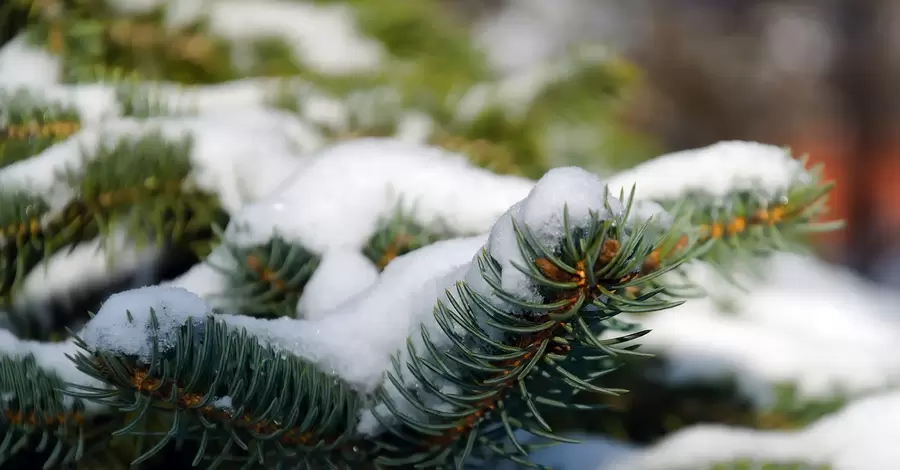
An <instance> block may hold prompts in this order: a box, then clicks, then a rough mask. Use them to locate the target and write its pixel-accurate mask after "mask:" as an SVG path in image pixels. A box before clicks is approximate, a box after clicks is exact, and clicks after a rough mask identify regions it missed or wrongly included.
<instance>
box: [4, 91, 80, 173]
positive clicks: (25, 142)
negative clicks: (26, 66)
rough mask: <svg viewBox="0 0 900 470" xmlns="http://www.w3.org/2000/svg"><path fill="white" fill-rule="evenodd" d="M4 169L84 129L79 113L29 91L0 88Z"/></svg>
mask: <svg viewBox="0 0 900 470" xmlns="http://www.w3.org/2000/svg"><path fill="white" fill-rule="evenodd" d="M0 110H2V111H0V168H3V167H5V166H8V165H10V164H13V163H15V162H17V161H20V160H24V159H26V158H29V157H31V156H33V155H36V154H37V153H39V152H41V151H43V150H44V149H46V148H47V147H50V146H51V145H53V144H55V143H57V142H60V141H62V140H64V139H66V138H68V137H70V136H71V135H72V134H74V133H75V132H77V131H78V130H79V129H80V128H81V119H80V117H79V115H78V112H77V111H76V110H75V109H74V108H73V107H71V106H65V105H63V104H62V103H58V102H52V101H48V100H42V99H39V98H37V97H35V96H33V94H31V93H28V92H25V91H15V92H8V91H5V90H0Z"/></svg>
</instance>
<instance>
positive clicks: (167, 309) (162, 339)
mask: <svg viewBox="0 0 900 470" xmlns="http://www.w3.org/2000/svg"><path fill="white" fill-rule="evenodd" d="M151 312H152V313H151ZM211 312H212V308H211V307H210V306H209V304H207V303H206V302H204V301H203V299H201V298H200V297H197V295H195V294H193V293H191V292H189V291H187V290H185V289H182V288H179V287H161V286H151V287H142V288H138V289H132V290H129V291H125V292H120V293H118V294H113V295H112V296H110V297H109V298H108V299H107V300H106V302H104V303H103V306H102V307H100V311H99V312H97V315H96V316H94V318H92V319H91V321H89V322H88V324H87V325H86V326H85V327H84V330H82V332H81V334H80V336H81V339H82V340H84V342H85V343H86V344H87V345H88V347H89V348H90V349H91V350H92V351H106V352H113V353H118V354H123V355H128V356H134V357H136V358H138V359H140V360H142V361H144V362H149V361H150V357H151V355H152V353H153V344H152V342H151V339H150V338H151V335H152V333H153V331H156V332H157V334H156V335H155V336H156V341H157V344H158V348H159V350H161V351H165V350H166V349H167V348H171V347H173V346H174V345H175V343H176V342H177V340H178V334H179V332H180V330H179V329H180V328H181V326H183V325H185V323H186V322H187V321H188V319H189V318H196V319H198V320H200V319H202V318H204V317H205V316H206V315H208V314H210V313H211ZM129 314H130V317H131V318H129ZM154 314H155V317H156V320H155V321H156V322H157V325H158V328H153V321H154V320H153V316H154Z"/></svg>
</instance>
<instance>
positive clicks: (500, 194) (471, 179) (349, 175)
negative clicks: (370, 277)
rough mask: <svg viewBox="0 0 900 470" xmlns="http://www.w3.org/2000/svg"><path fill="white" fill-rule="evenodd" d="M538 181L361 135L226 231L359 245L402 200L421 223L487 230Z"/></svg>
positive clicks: (236, 237)
mask: <svg viewBox="0 0 900 470" xmlns="http://www.w3.org/2000/svg"><path fill="white" fill-rule="evenodd" d="M533 185H534V183H533V182H532V181H530V180H527V179H524V178H519V177H514V176H502V175H497V174H494V173H491V172H490V171H488V170H484V169H481V168H477V167H475V166H473V165H472V164H471V163H469V162H468V160H467V159H466V158H465V157H464V156H463V155H461V154H457V153H452V152H448V151H445V150H443V149H440V148H437V147H428V146H420V145H413V144H409V143H405V142H401V141H398V140H396V139H380V138H366V139H357V140H353V141H347V142H342V143H338V144H335V145H333V146H331V147H327V148H325V149H323V150H322V151H320V152H318V153H317V154H316V155H314V156H313V157H312V160H311V161H310V162H309V164H308V165H307V166H305V167H304V168H302V170H301V171H299V172H298V173H297V174H295V175H294V176H291V177H290V178H289V180H288V181H287V182H286V183H285V185H284V186H283V188H282V190H281V191H280V192H278V193H276V194H273V195H272V196H271V197H267V198H265V199H264V200H260V201H258V202H255V203H253V204H249V205H248V206H247V207H245V208H244V210H243V211H241V212H240V213H238V214H237V215H236V216H235V218H234V219H233V221H232V223H231V224H229V227H228V230H227V235H228V236H229V237H230V239H232V240H233V241H235V242H237V243H241V244H249V245H253V244H259V243H261V242H264V241H265V240H267V239H268V238H269V237H270V236H271V235H272V234H273V233H274V232H275V231H277V232H278V233H279V235H281V236H282V237H284V238H286V239H288V240H295V241H298V242H300V243H301V244H303V245H304V246H305V247H307V248H308V249H310V250H313V251H315V252H319V253H324V252H325V251H327V250H329V249H333V248H347V249H357V250H358V249H361V247H362V246H363V245H364V243H365V242H366V241H367V240H368V238H369V237H370V236H371V235H372V234H373V233H375V230H376V228H377V224H378V221H379V219H380V217H382V216H384V215H386V214H388V213H389V211H391V210H394V208H395V207H396V205H397V204H398V203H399V202H400V201H402V202H403V203H408V204H410V205H411V207H413V208H414V209H415V210H414V212H413V216H414V218H415V219H416V221H417V222H418V223H420V224H423V225H426V226H427V225H431V224H437V223H442V224H444V225H445V226H447V227H450V228H451V229H452V230H454V231H456V232H457V233H484V232H487V231H488V230H489V229H490V227H491V226H492V225H493V223H494V222H495V221H496V220H497V218H498V217H499V216H500V215H501V214H503V212H504V211H506V210H507V209H508V208H509V207H510V206H511V205H512V204H514V203H515V202H516V201H518V200H520V199H522V198H523V197H524V196H525V195H526V194H528V191H529V190H530V189H531V187H532V186H533Z"/></svg>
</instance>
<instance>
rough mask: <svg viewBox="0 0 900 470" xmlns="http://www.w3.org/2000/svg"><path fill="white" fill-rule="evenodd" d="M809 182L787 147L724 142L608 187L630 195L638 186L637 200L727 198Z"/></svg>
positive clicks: (652, 165)
mask: <svg viewBox="0 0 900 470" xmlns="http://www.w3.org/2000/svg"><path fill="white" fill-rule="evenodd" d="M808 178H809V174H808V173H807V172H805V171H804V169H803V166H802V162H801V161H800V160H797V159H794V158H792V157H791V155H790V154H789V153H788V151H787V150H785V149H784V148H782V147H777V146H774V145H767V144H761V143H757V142H740V141H725V142H719V143H716V144H713V145H710V146H708V147H703V148H699V149H692V150H683V151H680V152H674V153H670V154H666V155H663V156H660V157H657V158H654V159H652V160H650V161H647V162H645V163H642V164H640V165H637V166H636V167H634V168H632V169H630V170H626V171H623V172H621V173H619V174H617V175H615V176H614V177H613V178H612V179H611V180H610V182H609V187H610V190H611V191H612V192H613V194H618V193H619V191H620V190H624V191H625V193H626V194H627V193H628V192H630V191H631V188H632V186H633V185H635V184H637V191H636V193H635V198H636V199H653V200H663V199H677V198H679V197H682V196H683V195H684V194H685V193H687V192H689V191H697V192H702V193H707V194H710V195H712V196H718V197H722V196H725V195H726V194H728V193H730V192H733V191H740V190H749V189H754V190H758V191H760V190H761V191H764V192H765V193H767V195H768V196H771V197H774V196H776V195H783V193H784V192H785V191H786V190H787V188H789V187H790V186H791V185H792V184H794V183H796V182H798V181H804V180H806V179H808Z"/></svg>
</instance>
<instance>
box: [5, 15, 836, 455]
mask: <svg viewBox="0 0 900 470" xmlns="http://www.w3.org/2000/svg"><path fill="white" fill-rule="evenodd" d="M322 3H331V2H322ZM347 3H348V4H349V5H350V6H352V11H354V12H355V15H356V16H355V17H356V21H357V23H358V25H359V29H360V30H362V31H363V32H364V33H365V34H366V35H367V36H369V37H370V38H376V39H378V44H380V45H381V47H382V49H381V50H382V54H383V56H382V58H381V60H380V61H379V60H375V59H374V57H375V56H374V55H373V56H372V57H373V59H372V61H371V63H370V64H368V65H366V64H365V63H364V64H362V65H360V64H355V65H352V64H351V65H352V66H351V65H346V64H345V65H344V66H337V65H334V64H332V65H331V66H328V65H323V64H324V62H316V61H315V60H312V61H311V62H312V63H309V64H304V63H300V62H302V61H300V60H299V59H298V56H297V55H296V54H295V52H294V51H293V50H292V49H291V46H292V42H291V41H290V40H284V39H280V40H275V39H273V38H272V37H265V35H263V37H259V38H256V39H254V40H253V41H249V42H248V41H246V39H247V38H244V37H242V38H241V39H242V40H241V41H231V40H229V39H228V34H230V33H229V32H228V31H226V30H227V29H228V28H225V27H223V26H222V25H221V23H220V24H219V25H218V26H216V24H215V21H214V19H215V18H214V17H215V14H212V15H211V17H212V18H205V17H203V16H202V15H201V16H198V17H194V18H189V20H190V21H182V22H175V23H177V24H176V25H173V24H172V21H171V18H168V19H167V18H166V14H167V12H166V11H164V10H163V9H161V8H156V9H148V10H146V11H140V12H134V11H126V10H117V9H116V8H114V6H115V5H114V4H112V3H109V4H108V3H105V2H99V1H87V2H85V1H80V2H79V1H75V2H67V1H59V2H36V3H34V4H32V3H30V2H20V3H18V4H16V5H17V6H18V7H21V8H25V9H29V10H31V11H32V14H33V17H32V18H33V20H32V21H31V22H30V23H29V24H28V26H27V27H26V30H25V31H24V34H23V35H21V36H19V37H18V38H17V39H16V40H15V41H13V42H12V43H11V44H10V45H8V46H7V47H6V48H4V50H3V51H2V54H5V56H0V64H11V63H18V64H24V65H23V66H22V67H20V69H17V70H16V71H15V73H10V74H9V75H8V76H6V77H4V80H2V81H0V84H2V85H3V88H2V92H3V94H2V96H0V100H2V103H3V106H2V108H0V109H3V113H4V114H3V116H2V120H0V125H2V137H0V138H2V140H0V143H2V149H0V311H2V312H3V316H2V319H3V321H4V323H5V328H6V329H4V330H0V353H2V355H0V404H2V408H3V414H2V415H0V459H5V460H6V461H7V462H11V463H12V464H13V465H23V464H22V463H21V462H24V461H25V460H27V459H34V458H35V457H34V455H35V454H34V453H35V452H37V453H38V454H39V455H40V459H41V462H42V464H43V465H44V466H45V467H46V468H54V467H57V466H77V467H78V468H104V469H106V468H110V469H111V468H126V467H128V466H129V465H137V466H139V467H140V468H152V466H154V465H160V463H165V464H166V465H172V464H173V463H172V462H176V461H177V462H182V463H184V464H185V465H191V464H193V465H197V466H201V467H216V466H218V467H222V468H232V467H234V468H245V467H252V466H257V467H262V468H269V467H272V468H281V467H286V468H310V469H313V468H354V469H361V468H435V469H437V468H478V466H479V465H480V466H488V467H489V466H491V465H495V464H496V462H497V461H498V460H509V461H512V462H516V463H518V464H520V465H524V466H527V465H529V462H530V454H531V453H532V452H533V451H534V450H535V449H537V448H539V447H541V446H543V445H545V444H546V443H547V442H554V441H560V442H567V441H571V439H570V438H569V437H567V436H566V435H564V434H562V433H559V432H557V431H556V428H557V426H556V425H555V424H554V423H553V421H554V420H553V415H555V414H557V413H558V412H559V411H560V410H565V409H574V410H577V411H586V410H589V409H592V408H596V407H602V406H606V405H608V404H609V403H610V401H611V400H613V399H614V398H615V397H617V396H620V395H622V394H623V393H625V391H624V390H621V389H618V388H617V387H615V386H613V385H610V382H609V380H608V378H609V376H610V373H611V372H612V371H613V370H615V369H617V368H619V367H623V366H624V367H629V366H630V365H631V364H632V363H633V361H638V360H641V358H642V354H641V353H640V352H639V350H637V346H636V344H635V341H636V340H638V339H640V338H641V337H642V336H643V335H645V334H646V333H647V332H646V331H645V330H643V329H642V328H641V326H640V321H639V320H638V321H633V319H634V318H637V319H639V318H640V317H641V316H642V315H647V314H650V313H653V312H658V311H663V310H666V309H669V308H672V307H674V306H676V305H679V304H680V303H682V302H684V301H685V300H686V299H689V298H690V297H691V296H693V295H696V294H697V292H698V289H699V288H702V287H703V286H698V285H695V284H692V283H691V282H690V281H691V279H690V276H689V275H688V272H687V270H686V267H689V266H692V265H693V264H696V263H704V264H705V265H709V266H713V267H715V269H716V270H717V271H718V273H719V275H721V276H723V277H725V278H729V277H730V276H731V275H732V274H733V273H734V272H735V271H736V270H737V269H739V268H740V267H741V266H753V265H754V263H755V262H757V261H758V260H760V259H764V258H765V257H766V256H768V255H770V254H771V253H773V252H776V251H783V250H789V249H802V247H803V246H804V242H805V236H806V234H808V233H809V232H811V231H816V230H828V229H831V228H833V225H832V224H819V223H818V222H819V218H820V217H821V216H822V215H823V214H824V213H825V212H826V209H827V208H826V206H825V200H826V195H827V193H828V190H829V189H830V186H829V185H828V184H827V183H824V182H822V181H821V180H820V179H819V177H818V173H817V172H816V170H815V169H808V168H805V166H804V165H803V164H802V161H800V160H797V159H794V158H793V157H791V155H790V154H789V152H788V151H786V150H783V149H779V148H776V147H771V146H764V145H758V144H748V143H735V142H732V143H722V144H718V145H715V146H712V147H709V148H707V149H703V150H701V151H699V152H694V153H688V154H682V155H670V156H664V157H660V158H659V159H657V160H654V161H650V162H647V163H646V164H644V165H641V166H638V167H635V168H634V169H633V170H630V171H625V172H622V173H619V174H617V175H615V176H614V177H612V179H610V180H607V181H604V180H601V179H599V178H598V177H596V176H594V175H593V174H592V173H590V172H588V171H585V170H582V169H579V168H575V167H565V168H556V169H553V170H549V168H550V167H553V166H558V165H559V163H560V162H561V161H565V162H569V163H571V162H578V163H585V164H587V163H590V160H588V159H589V158H591V157H593V156H595V155H600V154H609V153H610V152H612V150H611V149H619V150H620V151H618V152H615V153H616V154H617V155H628V154H638V155H640V154H645V153H646V150H645V149H643V148H642V147H643V146H634V145H631V144H630V143H628V142H630V140H631V137H630V136H628V135H627V134H626V133H623V132H620V131H619V130H618V129H616V125H615V123H614V122H612V121H611V120H610V115H611V112H612V111H613V106H612V105H610V104H609V101H611V100H608V99H605V98H610V97H611V96H613V95H614V94H615V93H616V92H617V90H618V89H619V86H620V85H621V83H622V80H623V72H622V70H623V68H622V65H621V64H619V63H618V62H615V61H610V60H609V59H608V57H606V56H600V57H599V58H598V55H597V54H596V53H595V52H596V49H594V48H591V47H585V48H584V49H582V50H579V51H576V52H575V53H574V54H573V56H572V57H569V58H565V59H563V60H560V61H558V62H555V63H552V64H548V65H547V66H546V67H543V68H542V69H541V70H535V71H533V73H534V75H535V77H536V78H535V79H536V80H537V81H540V82H543V86H541V87H535V88H529V89H528V90H526V93H525V96H522V95H521V93H519V92H520V90H519V88H520V84H518V83H517V82H516V80H514V79H510V78H507V77H496V76H493V75H492V74H490V73H489V72H487V69H486V67H485V66H484V64H483V63H482V62H481V60H480V58H479V57H478V54H477V53H475V52H474V49H473V48H472V47H471V46H470V45H469V44H468V41H467V39H466V36H465V35H464V34H463V33H461V32H459V31H457V30H456V29H454V27H453V26H452V25H450V24H448V23H447V22H446V21H445V18H444V16H443V15H442V14H441V13H439V12H438V10H436V8H437V6H436V4H435V5H432V2H419V3H416V5H413V6H405V7H398V6H396V4H395V3H394V2H362V1H360V2H347ZM283 5H294V6H298V5H299V6H298V8H301V9H300V10H290V11H293V13H292V14H296V11H300V12H301V13H308V14H310V15H322V16H317V17H316V18H319V19H320V20H321V21H332V20H333V19H334V18H343V16H340V14H339V13H336V12H338V11H339V10H327V11H328V13H322V11H326V10H322V11H319V10H316V9H315V8H319V7H315V8H314V7H312V6H310V5H309V4H305V3H303V4H300V3H297V4H293V3H286V4H283ZM404 5H405V4H404ZM273 8H275V7H273ZM236 11H237V12H243V11H245V10H236ZM282 11H286V10H282ZM229 14H230V15H234V14H235V11H232V12H230V13H229ZM219 15H220V17H219V20H220V21H225V23H227V21H226V20H227V18H226V19H224V20H223V19H222V16H221V15H225V16H228V15H226V14H225V13H222V11H220V12H219ZM329 18H330V19H329ZM341 21H343V19H342V20H341ZM231 33H233V31H232V32H231ZM348 35H349V33H348ZM348 37H349V36H348ZM344 39H345V40H349V39H347V38H346V37H345V38H342V40H344ZM248 44H249V46H248ZM423 45H427V47H426V46H423ZM359 47H362V49H359V48H358V49H356V51H357V52H359V53H363V52H362V51H364V49H365V47H363V46H359ZM241 48H243V49H241ZM248 48H249V49H248ZM42 49H43V50H42ZM236 49H238V50H236ZM47 51H49V52H50V53H51V55H47ZM384 57H387V59H385V58H384ZM237 58H241V59H240V60H237ZM4 61H5V62H4ZM363 62H365V61H363ZM0 69H2V70H3V72H0V75H3V73H5V72H6V70H11V69H10V68H8V67H3V66H0ZM48 70H50V71H52V72H54V73H55V74H56V75H55V76H52V77H51V76H44V75H43V74H44V73H47V71H48ZM625 75H627V74H625ZM598 96H599V97H600V99H596V98H597V97H598ZM590 126H596V127H597V129H598V130H600V129H602V130H603V132H599V131H598V132H597V134H598V135H605V136H610V135H612V136H613V137H612V138H609V137H607V138H604V139H587V142H588V143H587V144H584V145H578V146H574V145H571V142H575V141H579V142H584V141H585V139H572V138H571V135H570V134H566V133H565V132H564V130H566V129H567V128H569V127H577V128H578V129H581V130H583V129H584V128H586V127H590ZM619 142H626V144H625V145H618V143H619ZM560 155H563V157H560ZM561 158H562V159H561ZM625 160H633V159H632V158H626V159H625ZM612 164H613V165H618V166H625V165H622V164H621V163H618V164H617V163H615V162H612ZM483 167H486V168H483ZM687 170H692V171H687ZM503 173H506V174H508V175H502V174H503ZM537 178H540V179H539V180H538V181H537V182H535V179H537ZM173 254H174V257H175V258H187V259H188V262H187V264H190V265H191V267H190V269H189V270H188V271H187V272H184V273H178V275H176V276H160V275H159V273H158V271H160V270H161V269H162V268H161V267H160V262H161V260H166V259H170V258H172V257H173ZM73 263H74V266H75V267H74V268H73ZM73 269H74V272H73ZM148 271H149V272H150V274H149V275H148V274H147V273H148ZM147 276H149V278H152V279H153V280H154V282H152V284H157V285H155V286H150V287H140V288H134V287H136V286H143V285H144V284H147V282H146V279H148V277H147ZM163 277H171V278H170V279H161V278H163ZM92 283H100V284H103V287H104V288H105V289H110V290H112V291H114V292H116V293H115V294H114V295H113V296H111V297H109V298H108V299H106V298H100V299H91V300H90V301H89V302H90V303H93V304H94V305H95V306H91V307H90V310H93V311H95V312H96V315H94V314H89V313H88V312H87V311H83V310H88V309H87V308H85V309H82V308H81V306H78V307H76V308H74V312H73V311H72V310H73V309H72V308H68V309H62V310H60V309H57V308H50V307H48V306H47V304H46V302H47V301H48V300H53V301H55V300H58V297H60V296H61V297H66V298H68V297H72V296H73V294H77V293H79V291H81V290H85V289H87V288H88V287H90V286H91V285H92ZM68 300H71V299H68ZM79 305H80V304H79ZM47 312H52V313H54V314H55V315H57V317H53V316H50V315H48V314H47ZM663 314H664V313H663ZM90 317H92V318H90ZM585 394H596V395H598V396H601V397H607V398H605V399H602V400H599V403H597V404H583V403H582V402H581V401H580V397H581V396H582V395H585ZM529 434H531V435H533V436H536V437H537V438H539V439H540V440H541V441H542V442H540V443H534V442H531V441H530V440H529V441H528V442H526V440H528V438H527V435H529ZM23 455H28V456H29V457H27V458H23V457H22V456H23ZM9 459H20V460H9ZM176 459H177V460H176ZM736 465H742V464H741V463H738V464H736ZM737 468H740V467H737Z"/></svg>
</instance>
